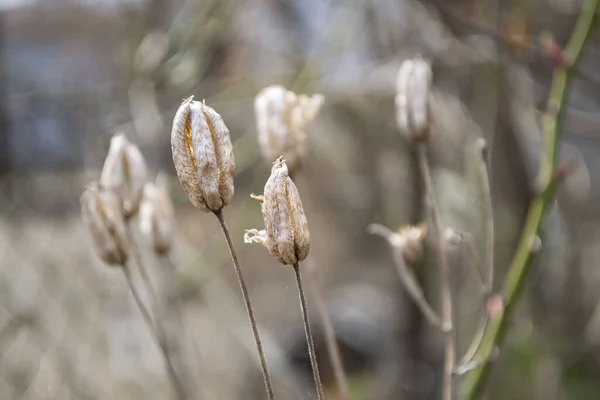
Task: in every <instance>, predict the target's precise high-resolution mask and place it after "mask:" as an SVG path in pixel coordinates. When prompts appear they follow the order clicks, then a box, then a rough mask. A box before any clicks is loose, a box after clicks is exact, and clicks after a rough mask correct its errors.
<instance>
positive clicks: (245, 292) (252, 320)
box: [213, 210, 275, 400]
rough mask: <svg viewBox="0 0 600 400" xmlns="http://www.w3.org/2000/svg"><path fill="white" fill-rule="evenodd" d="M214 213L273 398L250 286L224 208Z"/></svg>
mask: <svg viewBox="0 0 600 400" xmlns="http://www.w3.org/2000/svg"><path fill="white" fill-rule="evenodd" d="M213 213H214V214H215V215H216V216H217V219H218V220H219V224H221V229H222V230H223V235H224V236H225V240H226V241H227V246H228V247H229V253H230V254H231V259H232V261H233V267H234V269H235V273H236V275H237V278H238V281H239V283H240V289H241V290H242V297H243V298H244V303H245V304H246V311H247V312H248V318H249V319H250V327H251V328H252V334H253V335H254V341H255V342H256V350H257V351H258V356H259V358H260V367H261V369H262V373H263V378H264V380H265V388H266V390H267V399H269V400H273V399H274V398H275V394H274V391H273V383H272V382H271V375H269V370H268V368H267V358H266V357H265V352H264V350H263V346H262V342H261V340H260V335H259V333H258V324H257V323H256V318H255V317H254V311H253V309H252V303H251V302H250V295H249V294H248V288H247V287H246V281H245V280H244V275H243V274H242V269H241V268H240V264H239V261H238V258H237V254H236V252H235V249H234V247H233V241H232V240H231V235H230V234H229V229H227V225H226V224H225V219H224V218H223V210H219V211H213Z"/></svg>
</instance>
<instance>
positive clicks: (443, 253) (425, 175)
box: [416, 143, 456, 400]
mask: <svg viewBox="0 0 600 400" xmlns="http://www.w3.org/2000/svg"><path fill="white" fill-rule="evenodd" d="M416 150H417V159H418V164H419V172H420V174H421V179H422V180H423V184H424V187H425V193H426V196H427V200H428V204H429V210H430V213H431V221H432V223H433V225H434V228H435V231H436V233H437V235H438V245H439V247H438V251H437V256H438V263H439V267H440V269H441V271H442V329H443V331H444V334H445V335H446V344H445V351H444V375H443V383H442V399H443V400H452V397H453V382H452V376H453V373H454V366H455V363H456V346H455V343H454V329H453V324H452V321H453V318H452V311H453V310H452V291H451V287H450V267H449V265H448V258H447V254H448V252H447V241H446V239H445V238H444V225H443V223H442V220H441V217H440V214H439V209H438V206H437V201H436V199H435V192H434V188H433V182H432V180H431V170H430V168H429V160H428V157H427V147H426V145H425V144H423V143H419V144H417V149H416Z"/></svg>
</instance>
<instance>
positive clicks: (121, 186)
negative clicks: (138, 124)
mask: <svg viewBox="0 0 600 400" xmlns="http://www.w3.org/2000/svg"><path fill="white" fill-rule="evenodd" d="M146 176H147V168H146V162H145V161H144V156H143V155H142V153H141V151H140V149H139V148H138V147H137V146H136V145H134V144H133V143H131V142H129V141H128V140H127V139H126V138H125V136H124V135H123V134H116V135H114V136H113V137H112V139H111V140H110V148H109V150H108V155H107V156H106V160H105V161H104V166H103V167H102V174H101V175H100V184H101V185H102V187H104V188H106V189H107V190H112V191H114V192H115V193H116V194H117V195H118V196H119V199H120V201H121V204H122V208H123V215H124V216H125V218H129V217H131V216H133V215H135V213H136V212H137V211H138V208H139V206H140V201H141V200H142V191H143V189H144V183H146Z"/></svg>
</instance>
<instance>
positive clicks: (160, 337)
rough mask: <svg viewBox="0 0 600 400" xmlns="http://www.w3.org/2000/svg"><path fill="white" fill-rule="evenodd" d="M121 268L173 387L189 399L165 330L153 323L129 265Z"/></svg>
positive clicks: (184, 398) (178, 394)
mask: <svg viewBox="0 0 600 400" xmlns="http://www.w3.org/2000/svg"><path fill="white" fill-rule="evenodd" d="M121 270H122V271H123V274H124V275H125V279H126V280H127V284H128V285H129V289H130V290H131V294H133V298H134V299H135V302H136V303H137V306H138V308H139V309H140V312H141V313H142V317H143V318H144V320H145V321H146V323H147V324H148V329H149V330H150V333H151V334H152V337H153V338H154V340H155V341H156V344H157V345H158V348H159V349H160V351H161V353H162V356H163V360H164V362H165V366H166V368H167V373H168V376H169V380H170V381H171V384H172V385H173V388H174V389H175V392H176V393H177V397H178V398H179V399H180V400H186V399H188V398H189V397H188V396H187V394H186V392H185V389H184V388H183V385H182V384H181V381H180V380H179V376H177V373H176V371H175V367H174V366H173V363H172V361H171V357H170V356H169V349H168V347H167V344H166V343H165V340H164V332H160V329H158V328H157V326H156V325H154V324H153V322H152V316H151V315H150V312H149V311H148V309H147V308H146V306H145V305H144V302H143V301H142V298H141V296H140V294H139V292H138V290H137V288H136V287H135V285H134V284H133V278H132V276H131V271H130V270H129V267H128V266H126V265H123V266H122V267H121Z"/></svg>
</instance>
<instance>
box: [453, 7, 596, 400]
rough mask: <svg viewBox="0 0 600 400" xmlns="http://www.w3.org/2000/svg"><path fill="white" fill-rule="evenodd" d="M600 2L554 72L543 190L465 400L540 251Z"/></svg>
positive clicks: (477, 387) (479, 383) (474, 391)
mask: <svg viewBox="0 0 600 400" xmlns="http://www.w3.org/2000/svg"><path fill="white" fill-rule="evenodd" d="M599 3H600V0H586V1H585V2H584V3H583V5H582V9H581V12H580V14H579V18H578V20H577V23H576V25H575V28H574V30H573V33H572V35H571V38H570V40H569V43H568V44H567V46H566V48H565V51H564V55H565V60H566V62H567V63H568V65H565V66H562V67H559V68H557V69H556V71H555V73H554V78H553V81H552V88H551V92H550V97H549V100H548V107H547V108H548V110H547V113H548V115H547V118H548V120H547V121H546V125H545V126H544V138H545V139H546V141H547V147H546V152H545V154H544V155H543V156H542V160H541V168H540V178H541V179H540V182H541V183H542V184H543V189H542V190H541V191H540V193H539V194H538V195H537V196H536V197H535V198H534V199H533V201H532V203H531V206H530V208H529V213H528V215H527V219H526V222H525V227H524V228H523V233H522V235H521V239H520V241H519V244H518V246H517V251H516V253H515V256H514V258H513V261H512V263H511V265H510V268H509V270H508V274H507V277H506V281H505V282H504V286H503V288H502V299H503V300H504V302H505V304H504V310H503V311H502V313H501V314H500V315H499V316H497V317H496V318H494V320H492V321H490V324H489V327H488V329H487V331H486V333H485V335H484V338H483V342H482V345H481V347H480V349H479V352H478V355H479V356H480V357H481V359H482V360H484V362H483V363H482V365H481V366H480V368H477V369H475V370H474V371H473V372H472V373H470V374H469V375H467V377H466V378H465V381H464V383H463V388H462V389H463V390H462V393H463V394H464V397H465V398H466V399H470V400H476V399H479V398H480V396H481V393H482V392H483V389H484V387H485V383H486V381H487V378H488V376H489V373H490V367H491V364H490V361H491V360H490V358H491V355H492V354H493V352H494V349H496V348H498V347H500V346H501V345H502V342H503V340H504V338H505V336H506V331H507V327H508V320H509V318H510V316H511V314H512V311H513V310H514V308H515V306H516V304H517V301H518V299H519V295H520V294H521V292H522V290H523V285H524V283H525V279H526V278H527V275H528V273H529V269H530V267H531V264H532V261H533V257H534V255H535V253H536V251H537V250H538V247H539V246H537V242H538V240H539V239H538V238H539V234H540V232H541V226H542V222H543V217H544V215H545V213H546V211H547V210H548V208H549V206H550V205H551V204H552V201H553V199H554V193H555V189H556V185H555V184H556V182H555V179H554V170H555V165H556V160H557V154H558V148H559V139H560V136H561V130H562V125H563V119H564V115H565V112H566V109H567V101H568V95H569V85H570V83H571V78H572V75H573V71H575V68H576V65H577V63H578V62H579V60H580V59H581V55H582V53H583V49H584V47H585V44H586V42H587V39H588V37H589V36H590V32H591V31H592V27H593V25H594V20H595V17H596V13H597V11H598V5H599Z"/></svg>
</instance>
